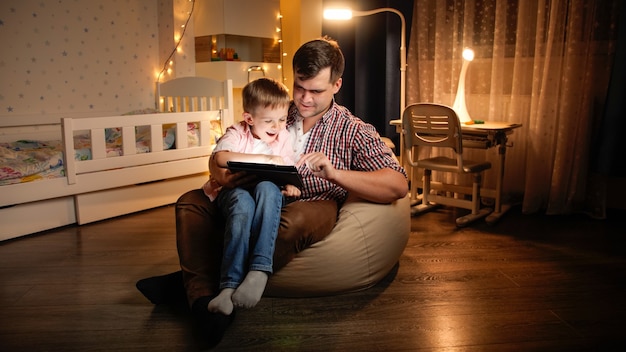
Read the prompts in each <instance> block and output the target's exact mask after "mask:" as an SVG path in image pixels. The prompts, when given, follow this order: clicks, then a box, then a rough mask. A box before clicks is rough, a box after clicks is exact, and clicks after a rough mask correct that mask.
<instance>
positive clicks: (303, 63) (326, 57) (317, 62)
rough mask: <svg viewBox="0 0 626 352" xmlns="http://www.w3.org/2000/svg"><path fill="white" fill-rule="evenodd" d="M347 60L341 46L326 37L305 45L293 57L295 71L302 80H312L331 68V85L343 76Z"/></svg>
mask: <svg viewBox="0 0 626 352" xmlns="http://www.w3.org/2000/svg"><path fill="white" fill-rule="evenodd" d="M344 66H345V59H344V57H343V53H342V52H341V49H340V48H339V44H337V42H336V41H335V40H333V39H330V38H329V37H327V36H325V37H323V38H320V39H315V40H312V41H310V42H307V43H304V44H303V45H302V46H301V47H300V48H299V49H298V50H297V51H296V53H295V54H294V55H293V71H294V73H295V74H296V76H298V77H299V78H300V79H302V80H305V81H306V80H308V79H311V78H313V77H315V76H317V75H318V74H319V72H320V71H321V70H323V69H325V68H326V67H330V80H331V83H334V82H337V80H338V79H339V78H341V76H343V70H344Z"/></svg>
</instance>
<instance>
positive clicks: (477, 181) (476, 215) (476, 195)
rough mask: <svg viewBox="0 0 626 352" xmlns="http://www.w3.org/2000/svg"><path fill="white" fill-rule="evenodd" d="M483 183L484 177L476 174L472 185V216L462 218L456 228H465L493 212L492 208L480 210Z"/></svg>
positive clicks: (458, 219)
mask: <svg viewBox="0 0 626 352" xmlns="http://www.w3.org/2000/svg"><path fill="white" fill-rule="evenodd" d="M481 183H482V175H481V174H479V173H475V174H474V183H473V185H472V209H471V211H472V212H471V214H467V215H465V216H461V217H459V218H457V219H456V226H458V227H463V226H466V225H468V224H469V223H471V222H474V221H476V220H478V219H482V218H484V217H486V216H487V215H489V214H491V212H492V211H493V210H492V209H491V208H482V209H481V208H480V187H481Z"/></svg>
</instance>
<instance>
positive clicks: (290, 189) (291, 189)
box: [281, 185, 302, 198]
mask: <svg viewBox="0 0 626 352" xmlns="http://www.w3.org/2000/svg"><path fill="white" fill-rule="evenodd" d="M281 192H282V194H283V195H284V196H285V197H293V198H299V197H300V195H301V194H302V192H300V189H299V188H298V187H296V186H294V185H285V187H284V188H283V190H282V191H281Z"/></svg>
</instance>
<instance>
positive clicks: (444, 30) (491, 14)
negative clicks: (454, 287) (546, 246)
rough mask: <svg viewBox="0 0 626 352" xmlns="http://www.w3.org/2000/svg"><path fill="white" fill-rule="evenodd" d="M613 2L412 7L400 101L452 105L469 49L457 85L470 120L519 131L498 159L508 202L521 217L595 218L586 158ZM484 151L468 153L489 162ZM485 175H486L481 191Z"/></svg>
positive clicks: (596, 198)
mask: <svg viewBox="0 0 626 352" xmlns="http://www.w3.org/2000/svg"><path fill="white" fill-rule="evenodd" d="M619 5H620V1H619V0H596V1H594V0H569V1H568V0H554V1H549V0H518V1H511V0H467V1H458V0H446V1H439V0H415V2H414V13H413V16H412V23H411V35H410V38H411V39H410V43H409V47H408V60H407V62H408V68H407V104H411V103H417V102H436V103H441V104H446V105H452V103H453V101H454V98H455V94H456V89H457V84H458V80H459V73H460V70H461V66H462V57H461V52H462V51H463V49H464V48H466V47H470V48H472V49H474V51H475V56H476V57H475V59H474V61H472V62H471V64H470V65H469V67H468V72H467V76H466V87H465V92H466V103H467V108H468V111H469V113H470V116H471V117H472V118H473V119H482V120H488V121H505V122H515V123H520V124H522V127H521V128H518V129H516V130H515V132H514V133H513V134H512V135H511V136H510V138H509V143H510V144H511V145H512V147H511V148H508V149H507V155H506V157H507V159H506V168H505V170H506V173H505V178H504V180H505V182H504V191H505V193H506V194H509V195H512V198H511V199H510V200H511V201H519V202H521V204H522V211H523V212H524V213H534V212H538V211H545V212H546V214H565V213H572V212H587V213H592V215H593V216H596V217H602V216H603V211H604V210H603V202H604V199H603V195H602V192H600V191H598V190H599V189H601V187H598V184H597V182H599V181H598V180H597V179H596V178H594V177H592V175H591V173H590V169H591V168H590V165H591V164H592V159H593V155H591V152H590V151H591V150H592V147H591V146H592V144H593V138H594V136H595V138H598V137H597V133H595V129H597V128H598V126H599V124H600V120H601V119H602V116H603V108H604V105H605V101H606V97H607V90H608V87H609V80H610V77H611V68H612V63H613V59H614V53H615V50H616V49H615V46H616V37H617V24H618V17H619V15H618V14H619ZM489 152H490V151H487V152H485V151H479V150H471V151H468V153H470V154H477V153H482V154H481V155H482V157H483V158H485V157H486V158H492V159H493V162H497V161H496V157H497V156H496V155H495V153H489ZM435 153H436V152H435ZM470 156H471V157H473V156H472V155H470ZM494 178H495V176H493V175H491V176H490V175H489V173H488V174H486V175H485V183H486V185H487V186H489V185H492V184H493V183H495V180H494ZM592 186H593V187H592Z"/></svg>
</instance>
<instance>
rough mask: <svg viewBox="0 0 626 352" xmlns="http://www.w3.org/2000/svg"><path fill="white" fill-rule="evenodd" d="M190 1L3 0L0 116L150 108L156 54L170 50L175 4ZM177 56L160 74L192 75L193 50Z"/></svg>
mask: <svg viewBox="0 0 626 352" xmlns="http://www.w3.org/2000/svg"><path fill="white" fill-rule="evenodd" d="M189 4H190V2H188V1H184V0H58V1H54V2H52V1H44V0H3V1H2V2H0V43H2V50H1V51H0V77H1V78H0V119H25V120H27V119H28V118H31V117H33V116H37V117H38V118H40V117H43V118H46V117H49V118H50V120H51V121H53V120H55V119H56V120H58V117H59V116H71V117H76V116H106V115H109V114H111V115H118V114H122V113H126V112H129V111H133V110H137V109H144V108H153V107H154V101H155V99H154V91H155V81H156V77H157V74H158V72H159V71H160V70H161V68H162V67H163V66H164V59H163V58H162V57H167V56H168V55H169V54H170V52H171V51H172V50H173V47H174V44H173V40H174V39H173V38H174V36H175V35H176V34H172V33H176V28H175V27H176V26H178V28H180V24H179V23H178V22H181V21H182V22H183V23H184V17H185V16H184V14H186V13H187V12H188V11H189V10H188V9H186V8H181V7H182V6H185V7H189V8H190V6H191V5H189ZM181 14H182V15H181ZM181 18H182V19H181ZM159 22H160V23H159ZM181 24H182V23H181ZM159 31H162V32H163V34H161V35H160V34H159ZM160 37H161V40H160ZM159 46H161V49H159ZM184 48H185V46H183V47H182V49H184ZM192 49H193V48H192ZM175 60H176V66H175V67H174V70H173V73H172V74H171V75H170V76H169V77H165V79H169V78H170V77H173V76H176V75H181V76H182V75H193V74H194V73H195V71H193V69H194V68H193V62H194V55H193V52H192V53H191V55H187V54H186V53H184V52H182V53H180V54H176V55H175ZM185 60H189V61H190V62H191V65H186V64H185ZM189 71H190V72H189Z"/></svg>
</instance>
